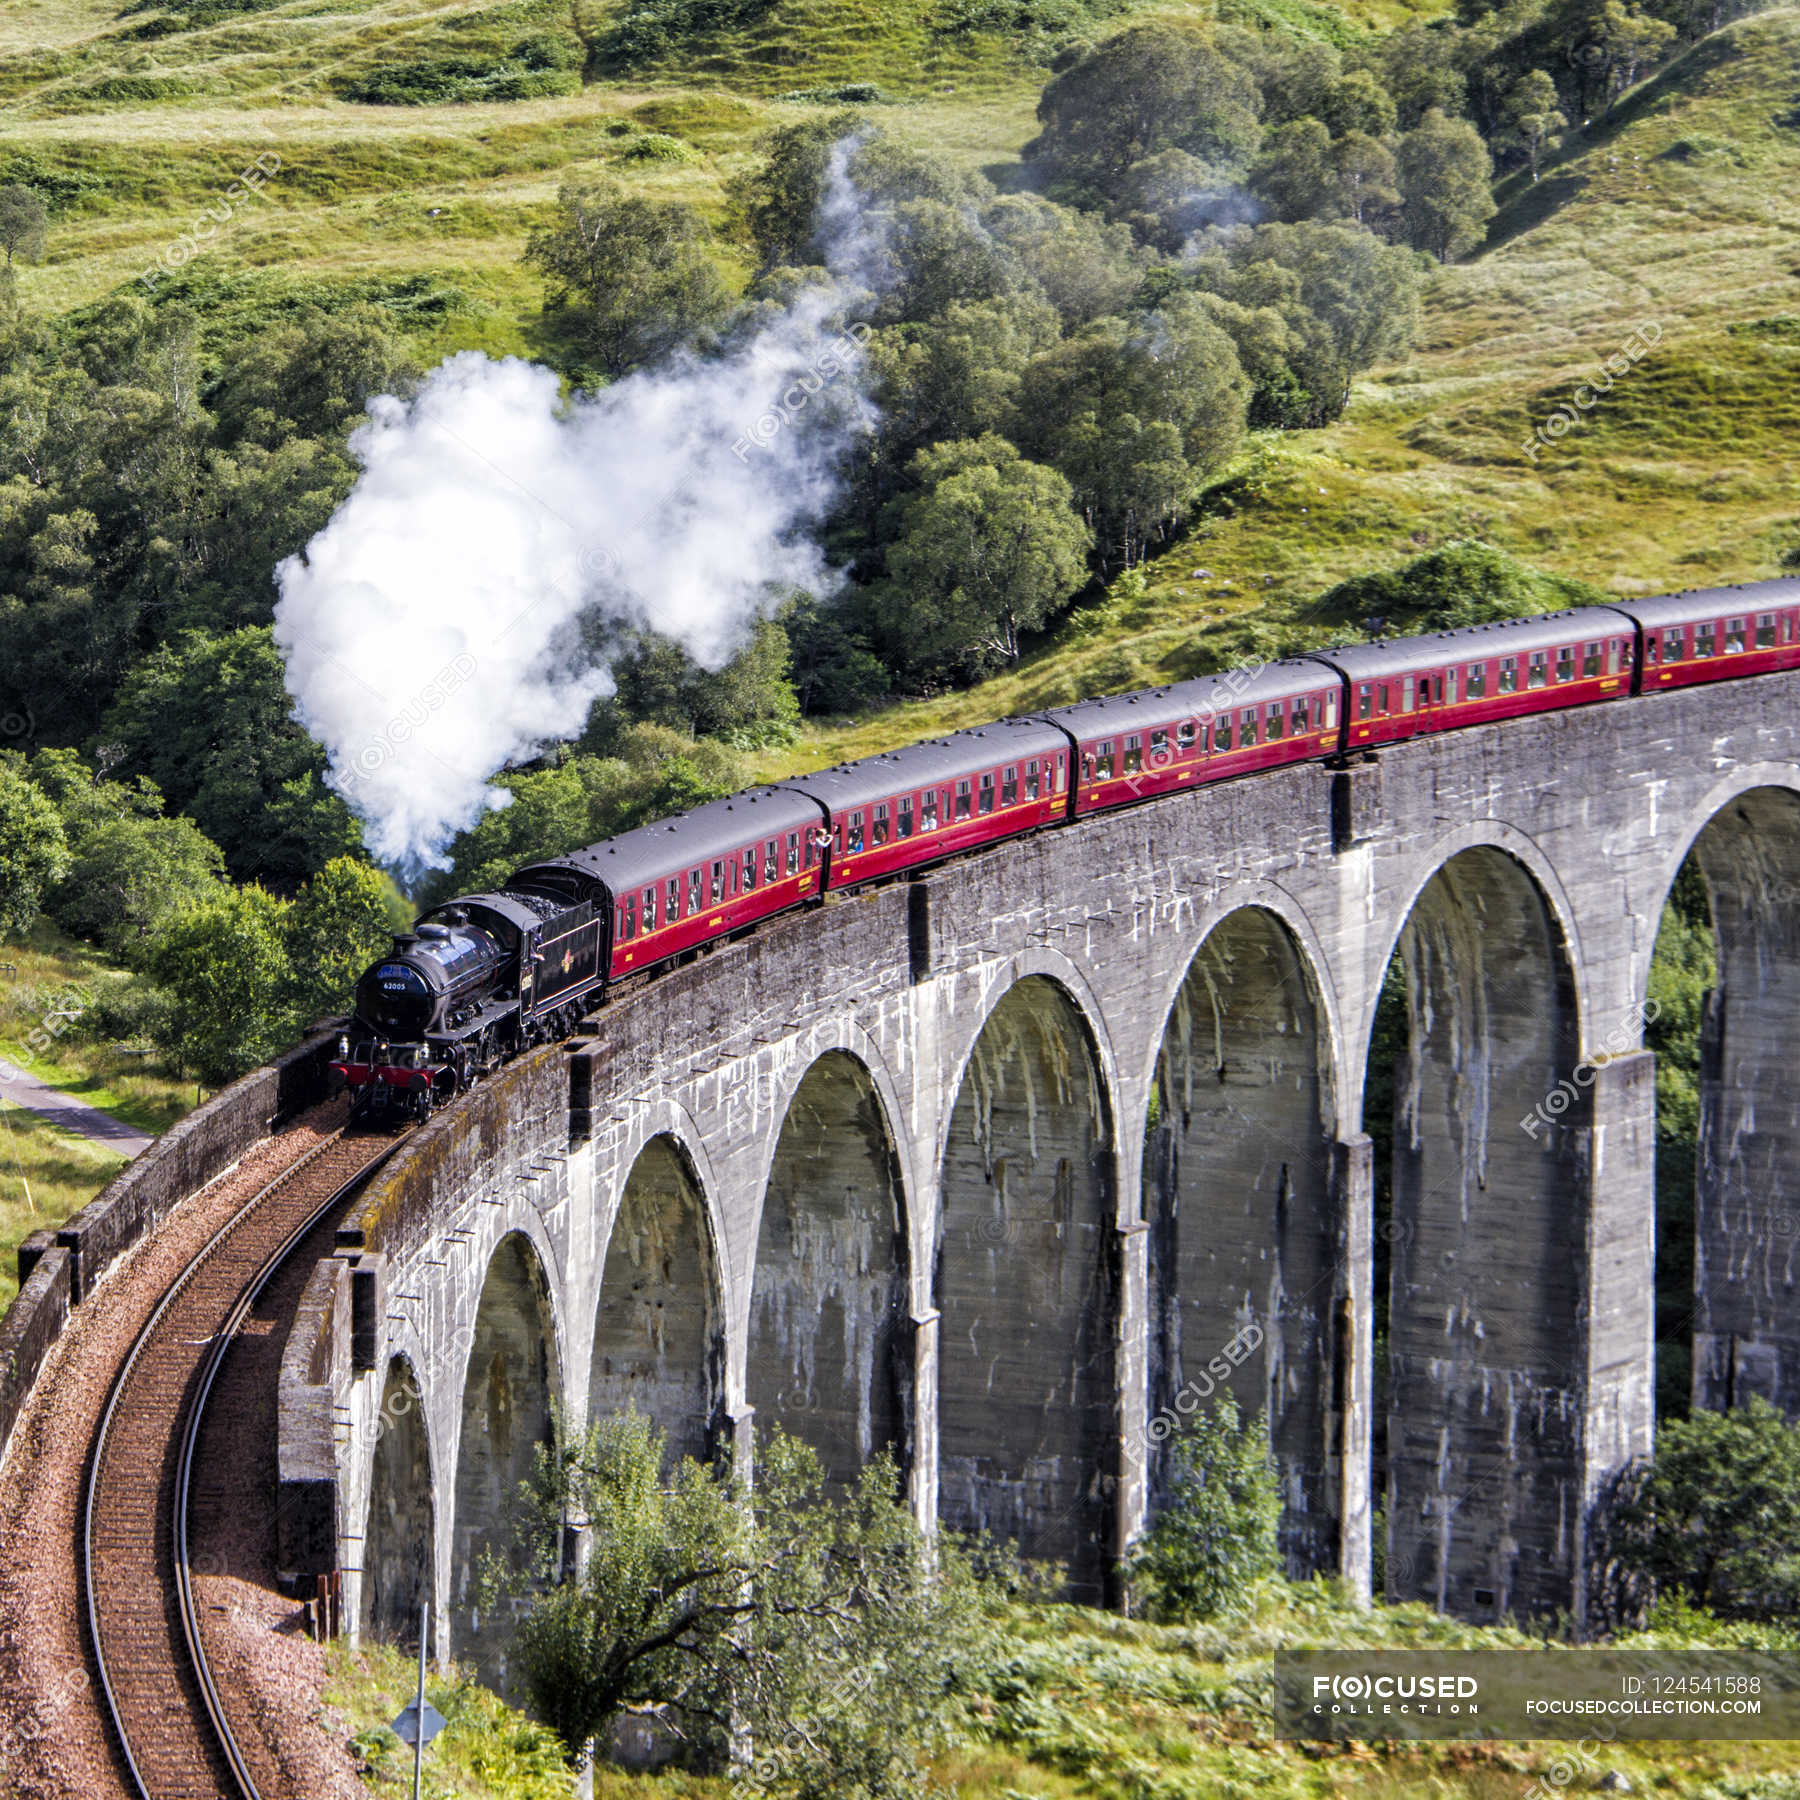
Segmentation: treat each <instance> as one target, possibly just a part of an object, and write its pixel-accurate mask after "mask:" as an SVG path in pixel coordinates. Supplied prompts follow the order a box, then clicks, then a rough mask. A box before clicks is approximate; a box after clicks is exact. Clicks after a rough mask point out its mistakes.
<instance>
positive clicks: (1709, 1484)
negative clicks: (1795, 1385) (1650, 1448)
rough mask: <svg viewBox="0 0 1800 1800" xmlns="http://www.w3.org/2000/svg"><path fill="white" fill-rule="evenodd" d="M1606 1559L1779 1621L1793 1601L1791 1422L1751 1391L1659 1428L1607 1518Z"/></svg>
mask: <svg viewBox="0 0 1800 1800" xmlns="http://www.w3.org/2000/svg"><path fill="white" fill-rule="evenodd" d="M1607 1549H1608V1552H1609V1557H1608V1560H1609V1561H1611V1562H1612V1563H1613V1565H1614V1567H1615V1568H1616V1569H1617V1570H1618V1571H1620V1572H1623V1573H1625V1574H1627V1575H1633V1574H1635V1575H1637V1576H1640V1577H1647V1578H1648V1579H1649V1580H1650V1581H1651V1582H1653V1583H1654V1584H1655V1586H1656V1587H1657V1588H1658V1589H1659V1590H1661V1591H1663V1592H1668V1591H1670V1590H1674V1591H1677V1592H1679V1593H1680V1594H1681V1595H1682V1596H1683V1597H1684V1598H1685V1599H1687V1600H1688V1601H1689V1602H1690V1603H1691V1604H1693V1605H1695V1606H1700V1607H1706V1608H1708V1609H1710V1610H1712V1611H1714V1612H1718V1613H1723V1614H1727V1615H1736V1616H1738V1617H1744V1618H1761V1619H1781V1618H1786V1617H1789V1616H1791V1614H1792V1613H1793V1610H1794V1608H1795V1606H1796V1605H1800V1426H1795V1425H1790V1424H1789V1423H1788V1422H1787V1420H1786V1419H1784V1418H1783V1417H1782V1415H1781V1414H1780V1413H1779V1412H1778V1411H1777V1410H1776V1409H1775V1408H1774V1407H1773V1406H1771V1405H1770V1404H1769V1403H1768V1401H1767V1400H1765V1399H1763V1398H1762V1396H1761V1395H1755V1396H1753V1397H1752V1398H1751V1400H1750V1402H1749V1403H1748V1405H1746V1406H1742V1407H1738V1408H1736V1409H1734V1410H1733V1411H1731V1412H1723V1413H1720V1412H1698V1413H1693V1414H1690V1415H1689V1416H1688V1417H1687V1418H1685V1419H1676V1420H1672V1421H1670V1422H1668V1423H1666V1424H1664V1425H1663V1426H1662V1427H1661V1429H1660V1430H1659V1431H1658V1432H1657V1437H1656V1454H1655V1457H1654V1458H1653V1459H1652V1460H1651V1461H1650V1462H1649V1463H1648V1464H1639V1465H1637V1466H1636V1467H1635V1468H1634V1469H1633V1470H1632V1471H1631V1472H1630V1474H1629V1476H1628V1478H1627V1480H1626V1482H1625V1483H1624V1486H1623V1491H1622V1493H1621V1495H1620V1497H1619V1498H1618V1499H1617V1500H1616V1501H1615V1502H1614V1504H1613V1507H1612V1508H1611V1514H1610V1517H1609V1519H1608V1524H1607Z"/></svg>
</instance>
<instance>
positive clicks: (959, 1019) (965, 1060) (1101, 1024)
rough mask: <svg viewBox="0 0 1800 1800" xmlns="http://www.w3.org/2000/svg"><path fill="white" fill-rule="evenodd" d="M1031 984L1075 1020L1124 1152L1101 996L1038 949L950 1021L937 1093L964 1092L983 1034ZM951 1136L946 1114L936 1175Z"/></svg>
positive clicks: (1117, 1080) (1081, 974) (1117, 1066)
mask: <svg viewBox="0 0 1800 1800" xmlns="http://www.w3.org/2000/svg"><path fill="white" fill-rule="evenodd" d="M1034 978H1035V979H1040V980H1042V981H1044V982H1046V983H1048V984H1049V985H1050V986H1052V987H1055V988H1059V989H1060V990H1061V991H1062V994H1063V997H1064V998H1065V999H1066V1000H1067V1001H1068V1003H1069V1006H1070V1007H1071V1009H1072V1010H1073V1013H1074V1015H1075V1017H1076V1018H1077V1019H1079V1020H1080V1022H1081V1027H1082V1030H1083V1031H1084V1032H1085V1033H1086V1035H1087V1038H1088V1041H1089V1045H1090V1047H1091V1049H1092V1051H1093V1054H1094V1056H1095V1058H1096V1061H1097V1064H1098V1067H1099V1072H1100V1080H1101V1091H1102V1096H1103V1099H1104V1102H1105V1106H1106V1112H1107V1124H1108V1128H1109V1129H1110V1130H1111V1131H1112V1132H1113V1133H1114V1134H1116V1136H1117V1139H1118V1143H1119V1147H1120V1149H1121V1150H1124V1149H1128V1148H1129V1147H1130V1139H1131V1136H1134V1135H1135V1133H1134V1132H1133V1133H1128V1130H1127V1127H1128V1126H1129V1124H1130V1120H1129V1109H1127V1108H1126V1107H1125V1106H1124V1105H1122V1104H1121V1098H1120V1097H1121V1095H1122V1094H1123V1093H1124V1092H1125V1081H1124V1077H1125V1068H1124V1065H1123V1063H1122V1062H1121V1060H1120V1057H1119V1053H1118V1049H1117V1046H1116V1045H1115V1043H1114V1040H1113V1034H1112V1032H1111V1030H1110V1029H1109V1027H1108V1024H1107V1018H1106V1011H1105V1008H1104V1007H1103V1005H1102V1004H1101V999H1100V994H1099V992H1098V990H1097V989H1096V988H1095V986H1094V984H1093V982H1092V981H1091V980H1090V979H1089V978H1088V975H1087V973H1086V971H1084V970H1083V969H1082V968H1081V967H1080V965H1079V964H1077V963H1075V962H1073V961H1071V960H1070V959H1069V958H1068V957H1066V956H1063V955H1061V954H1059V953H1058V952H1057V951H1055V950H1048V949H1045V948H1043V947H1042V946H1039V945H1034V946H1032V947H1031V948H1029V949H1027V950H1022V951H1020V952H1019V953H1018V954H1017V955H1016V956H1011V957H1008V958H1007V960H1006V962H1005V964H1004V965H1002V967H1001V968H1000V969H999V970H997V971H995V972H994V973H993V974H992V976H991V978H989V979H987V980H985V981H984V984H983V986H982V989H981V993H980V997H979V1000H978V1002H977V1004H976V1005H975V1007H974V1009H973V1010H972V1011H965V1012H959V1013H956V1014H954V1015H953V1016H954V1018H955V1023H956V1026H957V1030H956V1034H955V1036H954V1037H953V1038H951V1040H950V1043H949V1045H948V1046H947V1052H946V1054H944V1055H943V1057H942V1059H941V1062H940V1068H941V1071H942V1073H941V1077H940V1080H941V1091H942V1092H943V1093H944V1094H946V1095H955V1094H960V1093H961V1092H962V1091H963V1087H964V1084H965V1083H966V1082H967V1080H968V1075H969V1068H970V1065H971V1063H972V1062H973V1060H974V1056H975V1050H976V1046H977V1045H978V1044H979V1043H980V1041H981V1036H982V1033H983V1032H985V1031H986V1030H987V1028H988V1025H989V1023H990V1022H991V1021H992V1019H993V1017H994V1014H995V1013H996V1012H998V1011H999V1010H1000V1008H1001V1007H1002V1006H1003V1005H1004V1004H1005V1003H1006V1001H1007V998H1008V997H1009V996H1010V995H1011V994H1012V993H1013V992H1014V990H1015V989H1017V988H1018V987H1019V986H1021V985H1022V984H1023V983H1024V982H1026V981H1029V980H1032V979H1034ZM950 1134H951V1112H950V1109H949V1108H946V1109H945V1111H944V1113H943V1121H942V1124H941V1125H940V1127H939V1133H938V1145H937V1168H938V1171H939V1172H940V1174H941V1172H942V1169H943V1166H944V1158H945V1156H946V1154H947V1153H948V1151H949V1147H950ZM1118 1223H1120V1224H1121V1225H1128V1224H1130V1223H1133V1221H1132V1220H1130V1219H1127V1218H1123V1217H1121V1218H1120V1219H1119V1221H1118Z"/></svg>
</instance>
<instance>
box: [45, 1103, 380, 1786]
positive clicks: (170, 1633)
mask: <svg viewBox="0 0 1800 1800" xmlns="http://www.w3.org/2000/svg"><path fill="white" fill-rule="evenodd" d="M395 1148H396V1140H394V1139H392V1138H387V1137H380V1138H376V1137H351V1136H349V1135H347V1134H346V1133H344V1132H343V1131H338V1132H336V1133H334V1134H333V1135H332V1136H330V1137H328V1138H327V1139H325V1141H324V1142H323V1143H321V1144H319V1145H317V1146H315V1147H314V1148H313V1149H311V1150H309V1151H308V1152H307V1153H306V1154H305V1155H304V1156H302V1157H301V1158H300V1159H299V1161H297V1162H295V1163H294V1164H292V1165H291V1166H290V1167H289V1168H287V1169H285V1170H284V1171H283V1172H282V1173H281V1174H280V1175H278V1176H276V1177H275V1179H274V1180H273V1181H271V1182H269V1183H268V1184H267V1185H266V1186H265V1187H263V1188H261V1189H259V1190H258V1191H257V1192H256V1193H255V1194H254V1195H253V1196H252V1197H251V1198H250V1199H249V1200H248V1201H246V1202H245V1204H244V1205H243V1206H242V1207H241V1208H240V1209H239V1210H238V1211H237V1212H236V1213H235V1214H234V1215H233V1217H232V1218H231V1220H230V1221H229V1222H228V1223H227V1224H226V1225H225V1226H224V1227H223V1228H222V1229H221V1230H220V1231H219V1232H218V1233H217V1234H216V1235H215V1236H214V1237H213V1239H212V1241H211V1242H210V1243H209V1244H208V1245H207V1246H206V1248H205V1249H204V1250H203V1251H201V1253H200V1254H199V1255H198V1256H197V1257H196V1258H195V1259H194V1261H193V1262H192V1263H191V1264H189V1266H188V1268H187V1270H186V1271H185V1272H184V1273H183V1274H182V1276H181V1277H180V1279H179V1280H178V1281H176V1283H175V1284H174V1286H173V1287H171V1288H170V1289H169V1291H168V1292H167V1293H166V1294H165V1295H164V1296H163V1298H162V1299H161V1301H159V1302H158V1304H157V1307H156V1310H155V1311H154V1312H153V1313H152V1314H151V1316H150V1319H149V1322H148V1323H147V1324H146V1325H145V1327H144V1329H143V1331H142V1332H141V1333H140V1334H139V1336H138V1338H137V1341H136V1343H134V1344H133V1345H132V1348H131V1351H130V1353H129V1355H127V1357H126V1358H125V1361H124V1363H123V1365H122V1366H121V1368H120V1370H119V1373H118V1376H117V1377H116V1379H115V1380H114V1382H113V1385H112V1390H111V1392H110V1393H109V1394H108V1396H107V1401H106V1408H105V1411H104V1412H103V1413H102V1415H101V1419H100V1426H99V1430H98V1431H97V1433H96V1434H95V1439H94V1446H93V1450H92V1453H91V1456H90V1459H89V1464H88V1476H87V1485H86V1493H85V1496H84V1504H83V1510H82V1525H81V1530H82V1559H81V1562H82V1584H83V1588H84V1596H83V1599H84V1605H85V1609H86V1621H87V1631H88V1638H89V1644H90V1648H91V1650H92V1652H93V1656H94V1660H95V1664H96V1667H97V1671H98V1675H99V1682H98V1689H99V1693H100V1697H101V1700H102V1702H103V1704H104V1707H105V1710H106V1712H107V1713H108V1715H109V1717H110V1721H111V1725H112V1730H113V1734H114V1736H115V1738H116V1741H117V1745H118V1748H119V1750H120V1752H121V1754H122V1757H123V1760H124V1763H125V1765H126V1767H127V1769H128V1770H129V1772H130V1778H131V1781H132V1783H133V1787H134V1791H135V1792H136V1793H137V1794H138V1795H140V1796H141V1797H142V1800H260V1796H259V1794H258V1790H257V1787H256V1783H255V1782H254V1780H253V1779H252V1777H251V1774H250V1770H249V1767H248V1765H247V1764H246V1762H245V1760H244V1757H243V1755H242V1753H241V1752H240V1750H239V1748H238V1745H237V1742H236V1740H235V1738H234V1737H233V1735H232V1731H231V1726H230V1723H229V1721H228V1719H227V1717H226V1710H225V1705H224V1702H223V1699H222V1697H221V1695H220V1693H219V1690H218V1687H217V1685H216V1683H215V1682H214V1679H213V1676H212V1673H211V1671H210V1669H209V1668H208V1665H207V1659H206V1652H205V1646H204V1644H203V1642H202V1639H201V1633H200V1627H199V1618H198V1613H197V1610H196V1607H195V1602H194V1592H193V1581H192V1572H191V1570H190V1568H189V1564H188V1555H187V1528H188V1520H187V1508H188V1495H189V1489H190V1487H191V1485H192V1482H191V1477H192V1470H193V1462H194V1455H195V1446H196V1444H197V1443H198V1440H199V1432H200V1421H201V1417H202V1415H203V1413H204V1410H205V1406H206V1400H207V1396H208V1394H209V1393H210V1391H211V1388H212V1384H213V1381H214V1379H215V1377H216V1376H217V1374H218V1371H219V1366H220V1364H221V1363H222V1362H223V1360H224V1356H225V1352H226V1350H227V1349H228V1348H229V1346H230V1344H231V1340H232V1336H233V1334H234V1333H235V1332H236V1330H237V1328H238V1325H239V1324H240V1322H241V1321H242V1320H243V1318H244V1316H245V1314H246V1313H247V1312H248V1311H249V1309H250V1307H251V1306H252V1305H253V1304H254V1303H255V1301H256V1298H257V1295H258V1294H259V1293H260V1291H261V1290H262V1288H263V1286H264V1285H265V1283H266V1282H267V1281H268V1279H269V1278H270V1277H271V1276H272V1275H273V1274H274V1272H275V1270H276V1269H277V1268H278V1267H279V1266H280V1264H281V1262H282V1260H283V1258H284V1257H285V1256H286V1255H287V1253H288V1252H289V1250H291V1249H292V1248H293V1246H294V1245H295V1244H296V1243H298V1241H299V1240H300V1239H301V1238H303V1237H304V1236H305V1235H306V1233H307V1232H308V1231H309V1230H310V1229H311V1228H312V1226H313V1225H314V1224H316V1223H317V1222H318V1221H319V1220H320V1219H321V1218H322V1217H323V1216H324V1215H325V1214H326V1213H327V1212H329V1211H330V1210H331V1208H332V1207H334V1206H336V1205H337V1204H338V1203H339V1202H340V1201H341V1200H343V1199H345V1198H346V1197H347V1196H348V1195H349V1194H350V1193H351V1192H352V1191H353V1190H354V1189H355V1188H356V1187H358V1186H359V1185H360V1184H361V1183H362V1182H364V1181H366V1180H367V1179H368V1177H369V1176H370V1175H371V1174H373V1173H374V1171H375V1169H376V1168H377V1167H379V1166H380V1164H381V1163H382V1162H384V1161H385V1160H386V1159H387V1158H388V1157H389V1156H390V1155H392V1154H393V1151H394V1149H395Z"/></svg>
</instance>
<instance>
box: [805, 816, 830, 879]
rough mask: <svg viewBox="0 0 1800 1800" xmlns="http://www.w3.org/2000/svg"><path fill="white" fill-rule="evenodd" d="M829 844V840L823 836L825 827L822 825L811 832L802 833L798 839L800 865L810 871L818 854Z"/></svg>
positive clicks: (817, 858)
mask: <svg viewBox="0 0 1800 1800" xmlns="http://www.w3.org/2000/svg"><path fill="white" fill-rule="evenodd" d="M830 842H831V840H830V838H828V837H827V836H826V835H825V827H824V826H823V825H820V826H817V827H816V828H815V829H813V830H812V831H808V832H804V833H802V834H801V838H800V861H801V863H802V865H803V866H804V867H806V868H808V869H810V868H811V867H812V866H813V864H814V863H816V862H817V861H818V860H819V852H820V851H821V850H823V849H824V848H825V846H826V845H827V844H828V843H830Z"/></svg>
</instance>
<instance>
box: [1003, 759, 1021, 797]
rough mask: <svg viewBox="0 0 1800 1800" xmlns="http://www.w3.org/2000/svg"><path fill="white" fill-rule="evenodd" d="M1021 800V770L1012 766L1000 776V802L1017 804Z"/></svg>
mask: <svg viewBox="0 0 1800 1800" xmlns="http://www.w3.org/2000/svg"><path fill="white" fill-rule="evenodd" d="M1018 802H1019V771H1018V769H1017V768H1016V767H1015V768H1011V769H1008V770H1007V771H1006V773H1005V774H1004V775H1002V776H1001V777H1000V804H1001V805H1002V806H1016V805H1017V804H1018Z"/></svg>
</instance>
